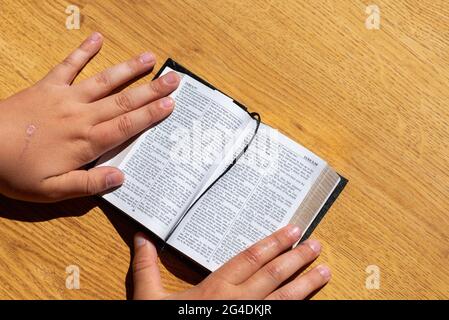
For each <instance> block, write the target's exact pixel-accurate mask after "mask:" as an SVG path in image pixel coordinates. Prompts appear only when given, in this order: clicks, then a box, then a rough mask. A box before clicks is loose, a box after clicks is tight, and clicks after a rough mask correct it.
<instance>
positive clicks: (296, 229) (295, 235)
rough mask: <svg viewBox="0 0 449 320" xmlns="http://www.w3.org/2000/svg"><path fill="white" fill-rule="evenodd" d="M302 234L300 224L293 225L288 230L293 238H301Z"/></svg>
mask: <svg viewBox="0 0 449 320" xmlns="http://www.w3.org/2000/svg"><path fill="white" fill-rule="evenodd" d="M300 234H301V229H300V228H299V227H298V226H292V227H291V228H290V230H289V231H288V235H289V236H290V237H291V238H299V235H300Z"/></svg>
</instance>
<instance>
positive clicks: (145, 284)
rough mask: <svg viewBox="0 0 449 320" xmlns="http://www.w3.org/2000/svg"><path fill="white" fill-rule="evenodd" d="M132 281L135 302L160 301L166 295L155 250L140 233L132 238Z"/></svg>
mask: <svg viewBox="0 0 449 320" xmlns="http://www.w3.org/2000/svg"><path fill="white" fill-rule="evenodd" d="M133 281H134V296H133V298H134V299H135V300H143V299H161V298H162V297H163V296H165V295H166V293H165V290H164V287H163V286H162V281H161V274H160V271H159V266H158V264H157V251H156V248H155V247H154V245H153V244H152V243H151V242H150V241H149V240H148V239H147V238H146V237H145V236H144V235H143V233H141V232H139V233H137V234H136V235H135V237H134V259H133Z"/></svg>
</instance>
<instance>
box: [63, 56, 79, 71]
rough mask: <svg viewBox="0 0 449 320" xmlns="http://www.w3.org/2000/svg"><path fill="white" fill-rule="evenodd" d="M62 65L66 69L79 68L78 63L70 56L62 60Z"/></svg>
mask: <svg viewBox="0 0 449 320" xmlns="http://www.w3.org/2000/svg"><path fill="white" fill-rule="evenodd" d="M61 64H62V65H63V66H65V67H69V68H77V64H76V61H75V59H74V57H73V56H72V55H70V56H68V57H67V58H65V59H64V60H62V62H61Z"/></svg>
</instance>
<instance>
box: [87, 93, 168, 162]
mask: <svg viewBox="0 0 449 320" xmlns="http://www.w3.org/2000/svg"><path fill="white" fill-rule="evenodd" d="M173 106H174V100H173V99H172V98H171V97H165V98H162V99H160V100H157V101H154V102H152V103H150V104H148V105H145V106H143V107H141V108H139V109H137V110H134V111H131V112H128V113H125V114H123V115H121V116H119V117H117V118H114V119H112V120H109V121H106V122H103V123H100V124H97V125H96V126H94V127H93V128H92V130H91V132H90V137H89V139H90V142H91V143H92V147H93V150H94V151H95V153H96V154H103V153H105V152H106V151H109V150H111V149H112V148H114V147H116V146H118V145H120V144H122V143H123V142H125V141H127V140H128V139H129V138H131V137H133V136H135V135H136V134H138V133H140V132H141V131H143V130H145V129H147V128H148V127H150V126H151V125H153V124H155V123H157V122H159V121H161V120H162V119H164V118H165V117H167V116H168V115H170V113H171V112H172V111H173Z"/></svg>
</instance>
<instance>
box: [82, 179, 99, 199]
mask: <svg viewBox="0 0 449 320" xmlns="http://www.w3.org/2000/svg"><path fill="white" fill-rule="evenodd" d="M98 191H99V189H98V186H97V184H96V182H95V180H94V179H93V178H91V177H90V176H89V175H87V176H86V178H85V180H84V192H85V194H86V195H94V194H97V193H98Z"/></svg>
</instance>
